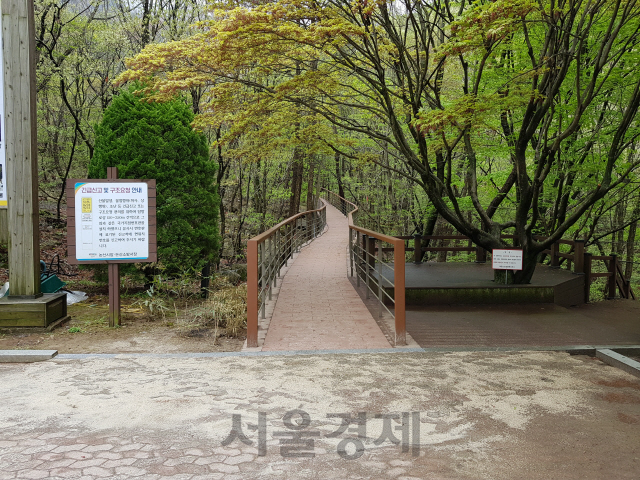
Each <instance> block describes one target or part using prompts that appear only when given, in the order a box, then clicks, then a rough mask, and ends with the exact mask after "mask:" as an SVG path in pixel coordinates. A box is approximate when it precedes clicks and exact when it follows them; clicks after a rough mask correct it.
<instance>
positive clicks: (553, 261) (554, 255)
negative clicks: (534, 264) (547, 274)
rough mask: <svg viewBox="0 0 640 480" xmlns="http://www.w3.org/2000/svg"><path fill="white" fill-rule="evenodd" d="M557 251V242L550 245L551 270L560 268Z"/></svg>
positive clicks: (558, 246)
mask: <svg viewBox="0 0 640 480" xmlns="http://www.w3.org/2000/svg"><path fill="white" fill-rule="evenodd" d="M559 251H560V244H559V243H558V242H555V243H553V244H551V263H550V265H549V266H550V267H552V268H559V267H560V257H559V256H558V252H559Z"/></svg>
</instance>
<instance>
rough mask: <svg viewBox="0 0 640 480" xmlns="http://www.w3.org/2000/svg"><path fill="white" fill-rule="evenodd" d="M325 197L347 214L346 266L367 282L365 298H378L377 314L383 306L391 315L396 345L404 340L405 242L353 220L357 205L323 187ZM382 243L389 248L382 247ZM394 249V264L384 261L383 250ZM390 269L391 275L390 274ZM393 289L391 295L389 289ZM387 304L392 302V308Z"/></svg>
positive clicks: (404, 342)
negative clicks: (347, 241)
mask: <svg viewBox="0 0 640 480" xmlns="http://www.w3.org/2000/svg"><path fill="white" fill-rule="evenodd" d="M323 190H324V192H325V194H326V200H327V201H328V202H329V203H331V205H333V206H334V207H336V208H337V209H338V210H340V211H341V212H342V213H343V215H345V216H346V217H347V220H348V223H349V267H350V275H351V276H352V277H353V276H354V272H355V274H356V284H357V286H358V287H359V286H360V284H361V282H363V283H364V285H365V286H366V289H365V291H366V298H370V295H371V294H373V296H374V297H376V298H377V299H378V303H379V306H378V315H379V316H382V312H383V309H384V310H386V311H387V312H389V314H391V315H392V316H393V317H394V323H395V345H396V346H398V345H406V344H407V328H406V310H405V278H404V273H405V272H404V270H405V246H404V240H402V239H400V238H396V237H391V236H389V235H384V234H382V233H378V232H374V231H373V230H368V229H366V228H361V227H358V226H356V225H355V224H354V218H355V216H356V215H357V213H358V207H357V206H356V205H355V204H353V203H351V202H350V201H348V200H346V199H345V198H342V197H341V196H339V195H338V194H336V193H334V192H331V191H329V190H327V189H323ZM383 244H388V245H391V248H389V247H386V248H383ZM386 251H392V252H393V265H390V264H389V263H385V261H384V253H385V252H386ZM389 270H391V271H392V272H393V278H390V277H387V276H385V274H384V273H383V272H385V273H386V274H387V275H389V273H388V272H389ZM391 289H393V295H391V294H390V293H389V292H390V291H391ZM387 305H393V307H394V309H393V312H392V311H391V310H390V309H389V308H388V306H387Z"/></svg>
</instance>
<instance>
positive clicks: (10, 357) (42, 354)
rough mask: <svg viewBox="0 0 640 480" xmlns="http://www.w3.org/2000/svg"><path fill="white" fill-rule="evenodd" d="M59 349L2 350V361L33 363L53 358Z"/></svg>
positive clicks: (0, 357) (0, 351)
mask: <svg viewBox="0 0 640 480" xmlns="http://www.w3.org/2000/svg"><path fill="white" fill-rule="evenodd" d="M56 355H58V351H57V350H0V363H31V362H43V361H45V360H51V359H52V358H53V357H55V356H56Z"/></svg>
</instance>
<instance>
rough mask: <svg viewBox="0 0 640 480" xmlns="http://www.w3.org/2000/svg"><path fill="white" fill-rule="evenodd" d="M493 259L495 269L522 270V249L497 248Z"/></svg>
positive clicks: (492, 256)
mask: <svg viewBox="0 0 640 480" xmlns="http://www.w3.org/2000/svg"><path fill="white" fill-rule="evenodd" d="M491 261H492V265H491V266H492V268H493V269H494V270H522V249H517V248H495V249H493V251H492V252H491Z"/></svg>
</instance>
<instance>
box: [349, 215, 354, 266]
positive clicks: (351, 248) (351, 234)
mask: <svg viewBox="0 0 640 480" xmlns="http://www.w3.org/2000/svg"><path fill="white" fill-rule="evenodd" d="M349 268H350V270H349V271H350V273H351V278H353V230H351V227H349Z"/></svg>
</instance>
